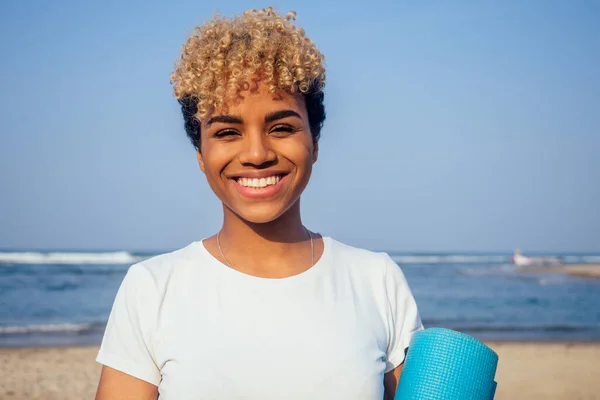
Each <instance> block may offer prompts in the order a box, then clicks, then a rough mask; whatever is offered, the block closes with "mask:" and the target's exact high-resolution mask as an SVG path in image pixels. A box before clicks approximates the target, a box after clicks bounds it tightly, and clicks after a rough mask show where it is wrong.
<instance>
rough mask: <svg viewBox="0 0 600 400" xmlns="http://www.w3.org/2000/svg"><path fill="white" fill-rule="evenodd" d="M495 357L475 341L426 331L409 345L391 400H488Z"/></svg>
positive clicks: (448, 332)
mask: <svg viewBox="0 0 600 400" xmlns="http://www.w3.org/2000/svg"><path fill="white" fill-rule="evenodd" d="M497 365H498V355H497V354H496V353H495V352H494V351H493V350H492V349H490V348H489V347H487V346H486V345H484V344H483V343H481V342H480V341H478V340H477V339H475V338H473V337H471V336H469V335H465V334H463V333H460V332H456V331H453V330H451V329H443V328H430V329H426V330H424V331H419V332H417V333H415V334H414V335H413V337H412V339H411V341H410V345H409V348H408V353H407V354H406V360H405V362H404V368H403V369H402V375H401V377H400V383H399V384H398V390H397V391H396V397H395V398H394V399H395V400H409V399H411V400H412V399H415V400H442V399H443V400H491V399H493V398H494V393H495V392H496V382H495V381H494V376H495V375H496V367H497Z"/></svg>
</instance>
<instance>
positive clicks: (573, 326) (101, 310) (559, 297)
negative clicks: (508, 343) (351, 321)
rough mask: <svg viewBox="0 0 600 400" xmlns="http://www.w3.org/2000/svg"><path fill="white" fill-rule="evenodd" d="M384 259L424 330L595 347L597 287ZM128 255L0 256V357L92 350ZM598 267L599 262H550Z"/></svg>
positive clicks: (502, 267)
mask: <svg viewBox="0 0 600 400" xmlns="http://www.w3.org/2000/svg"><path fill="white" fill-rule="evenodd" d="M388 253H389V254H390V255H391V256H392V258H393V259H394V260H395V261H396V262H397V263H398V264H399V265H401V267H402V269H403V271H404V273H405V275H406V278H407V280H408V282H409V284H410V286H411V289H412V291H413V294H414V296H415V298H416V300H417V305H418V307H419V311H420V313H421V316H422V319H423V323H424V324H425V326H426V327H434V326H437V327H446V328H451V329H455V330H458V331H461V332H464V333H467V334H469V335H472V336H475V337H477V338H479V339H482V340H569V341H591V340H600V279H585V278H576V277H569V276H563V275H557V274H532V275H529V274H528V275H524V274H520V273H518V272H517V271H515V269H514V267H513V266H512V265H511V264H510V263H509V260H510V256H511V255H510V254H481V253H477V254H475V253H457V254H439V253H431V254H407V253H395V252H393V251H392V252H390V251H388ZM150 256H152V254H149V253H144V254H140V253H131V252H124V251H119V252H96V253H82V252H45V253H41V252H8V251H5V252H0V347H17V346H18V347H34V346H36V347H37V346H71V345H89V344H99V343H100V341H101V339H102V333H103V331H104V327H105V324H106V321H107V318H108V315H109V313H110V309H111V306H112V302H113V300H114V296H115V294H116V291H117V289H118V287H119V284H120V283H121V280H122V279H123V277H124V275H125V273H126V271H127V269H128V268H129V266H130V265H132V264H133V263H135V262H138V261H141V260H143V259H145V258H148V257H150ZM547 256H553V257H557V256H558V257H562V259H563V260H564V262H565V263H570V264H584V263H600V254H552V255H547Z"/></svg>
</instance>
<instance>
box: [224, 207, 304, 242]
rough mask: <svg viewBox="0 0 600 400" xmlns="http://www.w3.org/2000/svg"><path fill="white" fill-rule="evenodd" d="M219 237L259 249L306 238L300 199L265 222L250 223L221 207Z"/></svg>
mask: <svg viewBox="0 0 600 400" xmlns="http://www.w3.org/2000/svg"><path fill="white" fill-rule="evenodd" d="M223 214H224V218H223V227H222V228H221V237H222V238H224V239H225V240H228V241H229V242H235V243H236V244H237V245H238V246H239V245H242V244H243V247H247V248H253V249H255V250H259V249H260V248H262V247H270V248H271V249H272V248H273V246H276V247H278V245H279V246H283V247H285V245H286V244H292V243H296V242H300V241H303V240H306V239H307V238H308V234H307V233H306V229H305V228H304V225H303V224H302V218H301V217H300V200H298V201H297V202H296V203H294V205H292V207H290V209H288V210H287V211H286V212H285V213H284V214H283V215H281V216H280V217H279V218H277V219H275V220H273V221H270V222H267V223H261V224H257V223H252V222H249V221H246V220H244V219H243V218H240V217H239V216H238V215H236V214H235V213H233V212H232V211H231V210H230V209H228V208H227V207H225V206H224V207H223Z"/></svg>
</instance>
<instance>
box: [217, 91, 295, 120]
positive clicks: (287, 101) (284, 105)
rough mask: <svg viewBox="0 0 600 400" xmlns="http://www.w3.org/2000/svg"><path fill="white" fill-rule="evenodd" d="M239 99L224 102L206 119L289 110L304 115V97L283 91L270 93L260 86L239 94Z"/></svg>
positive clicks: (258, 114)
mask: <svg viewBox="0 0 600 400" xmlns="http://www.w3.org/2000/svg"><path fill="white" fill-rule="evenodd" d="M239 95H240V96H239V97H238V98H237V99H235V100H233V101H229V102H226V103H225V105H224V107H222V108H221V109H217V110H215V111H214V112H212V113H211V114H210V115H208V116H207V119H209V118H211V117H213V116H215V115H225V114H230V115H249V114H254V115H257V116H260V115H262V114H265V113H268V112H272V111H276V110H284V109H291V110H294V111H296V112H298V113H299V114H300V115H305V114H306V102H305V100H304V96H302V95H301V94H299V93H295V94H292V93H289V92H286V91H283V90H276V91H275V92H270V91H269V89H268V87H267V86H266V85H264V84H261V85H260V86H259V87H258V89H257V90H246V91H242V92H240V93H239Z"/></svg>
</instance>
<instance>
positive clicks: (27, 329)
mask: <svg viewBox="0 0 600 400" xmlns="http://www.w3.org/2000/svg"><path fill="white" fill-rule="evenodd" d="M92 326H93V324H92V323H83V324H69V323H66V324H40V325H4V326H3V325H0V335H19V334H26V333H52V332H54V333H60V332H71V333H77V332H83V331H88V330H90V329H91V328H92Z"/></svg>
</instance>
